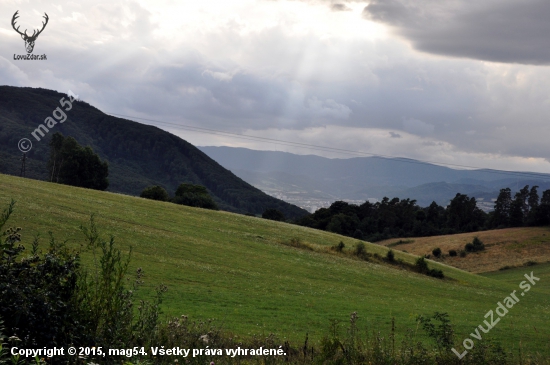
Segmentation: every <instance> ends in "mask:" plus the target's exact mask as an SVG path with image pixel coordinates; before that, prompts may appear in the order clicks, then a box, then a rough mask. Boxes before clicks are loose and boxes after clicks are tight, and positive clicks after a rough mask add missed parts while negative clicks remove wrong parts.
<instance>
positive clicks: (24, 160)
mask: <svg viewBox="0 0 550 365" xmlns="http://www.w3.org/2000/svg"><path fill="white" fill-rule="evenodd" d="M26 162H27V154H26V153H24V152H23V157H21V177H25V169H26V166H25V163H26Z"/></svg>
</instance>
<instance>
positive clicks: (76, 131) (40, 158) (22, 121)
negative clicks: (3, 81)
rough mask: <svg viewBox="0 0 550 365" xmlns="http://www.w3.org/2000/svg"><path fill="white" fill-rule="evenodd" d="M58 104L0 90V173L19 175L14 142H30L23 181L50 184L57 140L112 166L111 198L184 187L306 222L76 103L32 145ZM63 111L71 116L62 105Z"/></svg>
mask: <svg viewBox="0 0 550 365" xmlns="http://www.w3.org/2000/svg"><path fill="white" fill-rule="evenodd" d="M63 97H65V99H68V98H67V95H65V94H61V93H58V92H56V91H52V90H46V89H35V88H18V87H11V86H0V173H4V174H11V175H19V173H20V166H21V161H20V159H21V156H22V153H21V152H20V151H19V149H18V141H19V140H21V139H22V138H28V139H30V140H31V141H32V143H33V148H32V149H31V150H30V152H28V153H27V164H26V176H27V177H30V178H34V179H41V180H48V171H47V168H46V162H47V160H48V158H49V141H50V139H51V136H52V135H53V134H54V133H55V132H61V133H63V134H64V135H65V136H72V137H74V138H75V139H76V140H77V141H78V142H79V143H80V144H82V145H85V146H86V145H88V146H91V147H92V148H93V149H94V151H95V152H96V153H98V154H99V155H100V157H101V158H102V159H106V160H107V161H108V162H109V181H110V186H109V189H108V190H109V191H113V192H121V193H125V194H131V195H139V194H140V192H141V191H142V190H143V189H144V188H145V187H147V186H150V185H161V186H163V187H164V188H165V189H166V190H167V191H168V192H169V193H171V194H172V195H173V194H174V192H175V190H176V188H177V186H178V185H179V184H180V183H183V182H188V183H193V184H200V185H203V186H205V187H206V188H207V189H208V190H209V192H210V193H211V194H212V196H213V198H214V200H216V202H217V203H218V205H219V206H220V208H221V209H223V210H228V211H233V212H240V213H252V214H261V213H263V211H264V210H265V209H267V208H274V209H278V210H280V211H282V212H283V213H284V214H285V215H286V216H287V217H289V218H295V217H299V216H303V215H305V214H307V212H306V211H305V210H303V209H301V208H299V207H297V206H294V205H292V204H289V203H286V202H284V201H282V200H279V199H276V198H274V197H272V196H269V195H267V194H265V193H263V192H262V191H260V190H259V189H257V188H255V187H253V186H251V185H250V184H248V183H246V182H245V181H243V180H242V179H240V178H239V177H237V176H235V175H234V174H233V173H231V172H230V171H228V170H226V169H225V168H223V167H222V166H220V165H219V164H218V163H217V162H216V161H214V160H212V159H211V158H209V157H208V156H207V155H205V154H204V153H203V152H201V151H200V150H198V149H197V148H196V147H195V146H193V145H191V144H190V143H188V142H186V141H184V140H183V139H181V138H179V137H177V136H175V135H173V134H170V133H168V132H166V131H163V130H162V129H160V128H157V127H153V126H148V125H144V124H140V123H137V122H134V121H130V120H126V119H121V118H116V117H112V116H109V115H107V114H105V113H103V112H101V111H100V110H98V109H97V108H94V107H92V106H91V105H89V104H87V103H86V102H83V101H78V102H74V103H73V106H72V109H70V110H68V111H66V112H65V113H66V115H67V117H68V118H67V120H66V121H64V122H63V123H60V122H59V123H57V124H56V125H53V126H52V128H51V130H50V131H49V132H46V133H45V136H44V137H43V138H42V139H41V140H40V141H36V140H35V139H34V138H33V137H32V136H31V133H32V132H33V131H34V130H35V129H36V128H37V127H38V126H39V125H40V124H43V123H45V122H44V121H45V119H46V118H48V117H52V113H53V112H54V110H55V109H56V108H58V107H61V105H60V99H61V98H63ZM63 108H64V109H69V108H68V106H67V105H66V104H65V105H63ZM57 115H58V116H60V114H59V112H58V113H57Z"/></svg>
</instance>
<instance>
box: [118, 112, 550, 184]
mask: <svg viewBox="0 0 550 365" xmlns="http://www.w3.org/2000/svg"><path fill="white" fill-rule="evenodd" d="M107 114H110V115H112V116H118V117H124V118H130V119H139V120H145V121H149V122H154V123H159V124H164V125H168V126H172V127H175V129H180V130H187V131H193V132H198V133H205V134H212V135H222V136H228V137H232V138H239V139H245V140H250V141H261V142H267V143H271V144H276V145H282V146H289V147H298V148H307V149H310V150H316V151H324V152H336V153H340V154H344V155H352V156H360V157H365V156H369V157H373V158H380V159H392V160H399V161H401V162H406V163H413V164H419V165H438V166H444V167H449V168H453V167H454V168H461V169H468V170H483V171H484V172H488V173H493V174H501V175H513V176H525V177H536V178H544V179H550V176H549V175H548V174H544V173H537V172H521V171H507V170H499V169H490V168H484V167H476V166H469V165H459V164H452V163H446V162H437V161H430V160H413V159H410V158H406V157H400V156H391V155H382V154H376V153H370V152H363V151H353V150H348V149H342V148H334V147H327V146H318V145H312V144H307V143H301V142H292V141H284V140H280V139H274V138H266V137H258V136H251V135H246V134H240V133H232V132H226V131H221V130H218V129H210V128H201V127H194V126H190V125H185V124H176V123H170V122H163V121H160V120H155V119H147V118H140V117H133V116H129V115H124V114H117V113H107ZM153 126H155V125H153Z"/></svg>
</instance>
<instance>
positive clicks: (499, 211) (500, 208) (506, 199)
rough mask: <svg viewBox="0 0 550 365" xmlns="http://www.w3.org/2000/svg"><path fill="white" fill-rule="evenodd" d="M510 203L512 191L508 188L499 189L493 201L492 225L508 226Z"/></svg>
mask: <svg viewBox="0 0 550 365" xmlns="http://www.w3.org/2000/svg"><path fill="white" fill-rule="evenodd" d="M511 205H512V191H511V190H510V188H506V189H500V193H499V194H498V198H497V200H496V202H495V210H494V214H493V226H494V227H500V226H508V225H509V223H510V209H511Z"/></svg>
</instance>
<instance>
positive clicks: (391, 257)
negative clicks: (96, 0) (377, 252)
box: [386, 249, 395, 262]
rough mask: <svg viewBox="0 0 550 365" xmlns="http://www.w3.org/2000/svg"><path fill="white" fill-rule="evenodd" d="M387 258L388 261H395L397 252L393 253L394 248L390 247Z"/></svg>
mask: <svg viewBox="0 0 550 365" xmlns="http://www.w3.org/2000/svg"><path fill="white" fill-rule="evenodd" d="M386 260H388V262H394V261H395V254H394V253H393V250H391V249H390V250H389V251H388V252H387V253H386Z"/></svg>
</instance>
